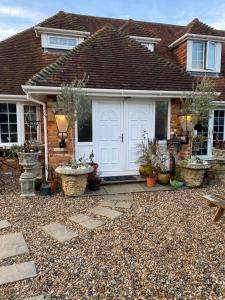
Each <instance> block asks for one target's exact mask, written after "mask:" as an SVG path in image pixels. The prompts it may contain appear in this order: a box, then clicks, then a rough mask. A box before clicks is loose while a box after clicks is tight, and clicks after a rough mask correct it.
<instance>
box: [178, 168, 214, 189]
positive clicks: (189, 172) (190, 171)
mask: <svg viewBox="0 0 225 300" xmlns="http://www.w3.org/2000/svg"><path fill="white" fill-rule="evenodd" d="M178 166H179V168H180V174H181V177H182V179H183V180H184V182H185V184H186V186H188V187H192V188H194V187H200V186H201V185H202V182H203V178H204V174H205V172H206V170H207V169H209V168H210V166H209V165H208V164H207V165H206V164H205V165H204V164H190V165H187V166H184V165H181V164H178Z"/></svg>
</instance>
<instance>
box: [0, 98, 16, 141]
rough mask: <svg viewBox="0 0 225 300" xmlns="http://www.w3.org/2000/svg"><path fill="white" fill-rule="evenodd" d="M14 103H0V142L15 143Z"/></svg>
mask: <svg viewBox="0 0 225 300" xmlns="http://www.w3.org/2000/svg"><path fill="white" fill-rule="evenodd" d="M17 142H18V138H17V116H16V104H14V103H12V104H11V103H10V104H0V143H3V144H4V143H17Z"/></svg>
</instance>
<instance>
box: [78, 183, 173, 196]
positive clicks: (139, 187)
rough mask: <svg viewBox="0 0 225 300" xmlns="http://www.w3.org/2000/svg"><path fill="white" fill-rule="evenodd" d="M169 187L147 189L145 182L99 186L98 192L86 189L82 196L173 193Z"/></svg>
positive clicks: (161, 186)
mask: <svg viewBox="0 0 225 300" xmlns="http://www.w3.org/2000/svg"><path fill="white" fill-rule="evenodd" d="M173 190H174V188H173V187H172V186H171V185H160V184H156V185H155V186H154V187H151V188H150V187H148V186H147V185H146V181H144V182H138V183H130V182H129V183H127V182H126V183H115V182H114V183H111V184H105V185H101V187H100V190H98V191H90V190H88V189H86V191H85V193H84V195H83V196H101V195H117V194H127V193H143V192H158V191H173Z"/></svg>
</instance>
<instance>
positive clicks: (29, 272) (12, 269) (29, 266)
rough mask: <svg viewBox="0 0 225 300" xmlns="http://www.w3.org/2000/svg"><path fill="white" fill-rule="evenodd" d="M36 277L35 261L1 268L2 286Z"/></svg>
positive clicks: (0, 283)
mask: <svg viewBox="0 0 225 300" xmlns="http://www.w3.org/2000/svg"><path fill="white" fill-rule="evenodd" d="M35 276H37V272H36V268H35V264H34V262H33V261H28V262H25V263H20V264H13V265H10V266H6V267H0V285H2V284H6V283H10V282H15V281H19V280H23V279H27V278H31V277H35Z"/></svg>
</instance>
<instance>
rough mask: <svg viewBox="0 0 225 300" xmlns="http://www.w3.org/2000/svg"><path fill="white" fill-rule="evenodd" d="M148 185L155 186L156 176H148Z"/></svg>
mask: <svg viewBox="0 0 225 300" xmlns="http://www.w3.org/2000/svg"><path fill="white" fill-rule="evenodd" d="M147 186H148V187H153V186H155V178H152V177H148V178H147Z"/></svg>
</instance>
